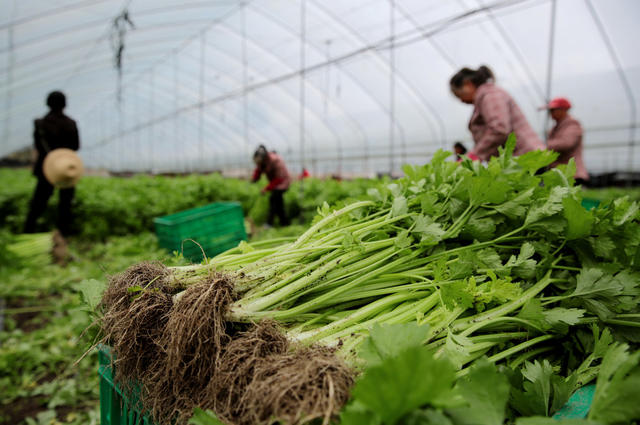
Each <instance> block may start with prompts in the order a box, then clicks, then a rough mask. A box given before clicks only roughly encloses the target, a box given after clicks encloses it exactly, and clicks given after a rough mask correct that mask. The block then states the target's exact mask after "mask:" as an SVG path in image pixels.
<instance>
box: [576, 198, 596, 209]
mask: <svg viewBox="0 0 640 425" xmlns="http://www.w3.org/2000/svg"><path fill="white" fill-rule="evenodd" d="M581 203H582V206H583V207H584V208H585V209H586V210H592V209H594V208H597V207H598V205H600V201H599V200H598V199H592V198H583V199H582V202H581Z"/></svg>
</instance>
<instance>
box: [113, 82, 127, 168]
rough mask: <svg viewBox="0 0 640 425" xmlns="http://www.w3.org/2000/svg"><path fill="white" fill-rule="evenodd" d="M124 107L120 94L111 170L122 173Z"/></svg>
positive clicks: (124, 101) (123, 99) (124, 103)
mask: <svg viewBox="0 0 640 425" xmlns="http://www.w3.org/2000/svg"><path fill="white" fill-rule="evenodd" d="M125 107H126V99H125V98H124V97H123V96H122V93H120V95H119V97H118V137H117V138H116V146H114V149H113V150H114V151H115V152H116V155H115V158H114V159H113V170H114V171H122V168H123V167H122V158H123V157H124V155H123V148H124V140H123V139H122V138H123V137H124V113H123V111H122V110H123V109H124V108H125Z"/></svg>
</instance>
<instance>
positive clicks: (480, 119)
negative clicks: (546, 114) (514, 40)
mask: <svg viewBox="0 0 640 425" xmlns="http://www.w3.org/2000/svg"><path fill="white" fill-rule="evenodd" d="M494 80H495V77H494V76H493V72H492V71H491V70H490V69H489V68H488V67H486V66H484V65H483V66H480V67H479V68H478V69H475V70H474V69H469V68H462V69H461V70H460V71H458V72H457V73H456V74H455V75H454V76H453V77H451V80H450V81H449V86H450V88H451V91H452V92H453V94H454V96H456V97H457V98H458V99H460V101H461V102H463V103H466V104H469V105H473V106H474V109H473V114H472V115H471V119H470V120H469V130H470V131H471V135H472V136H473V140H474V142H475V146H474V147H473V149H472V150H471V151H470V152H469V154H468V155H467V156H469V157H473V156H476V157H478V158H479V159H480V160H482V161H488V160H489V158H491V157H492V156H498V148H499V147H500V146H504V144H505V143H506V141H507V138H508V137H509V134H511V133H515V134H516V140H517V141H516V147H515V150H514V152H513V153H514V155H522V154H523V153H526V152H529V151H533V150H536V149H544V148H545V147H544V144H543V143H542V140H540V138H539V137H538V135H537V134H536V132H535V131H534V130H533V128H532V127H531V125H529V122H528V121H527V118H526V117H525V116H524V114H523V113H522V111H521V110H520V108H519V107H518V105H517V104H516V102H515V101H514V100H513V98H512V97H511V96H510V95H509V93H507V92H506V91H505V90H504V89H502V88H500V87H498V86H496V85H495V84H494V83H493V81H494Z"/></svg>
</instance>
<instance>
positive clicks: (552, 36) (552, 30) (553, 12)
mask: <svg viewBox="0 0 640 425" xmlns="http://www.w3.org/2000/svg"><path fill="white" fill-rule="evenodd" d="M555 35H556V0H551V22H550V28H549V55H548V57H547V88H546V91H545V104H548V103H549V101H550V100H551V82H552V80H553V48H554V46H555ZM548 127H549V114H548V113H547V114H546V116H545V118H544V128H543V129H542V134H543V135H544V142H545V144H546V143H547V139H548V138H549V134H548V132H547V128H548Z"/></svg>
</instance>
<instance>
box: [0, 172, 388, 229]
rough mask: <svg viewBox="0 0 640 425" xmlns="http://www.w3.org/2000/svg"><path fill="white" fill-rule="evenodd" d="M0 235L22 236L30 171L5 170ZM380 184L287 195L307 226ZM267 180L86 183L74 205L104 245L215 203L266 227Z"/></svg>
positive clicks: (302, 189)
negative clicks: (323, 210)
mask: <svg viewBox="0 0 640 425" xmlns="http://www.w3.org/2000/svg"><path fill="white" fill-rule="evenodd" d="M0 180H2V182H3V183H4V184H3V187H2V188H1V189H0V229H1V228H4V229H7V230H10V231H12V232H19V231H21V230H22V225H23V223H24V219H25V217H26V214H27V210H28V204H29V199H30V198H31V195H32V192H33V189H34V187H35V184H36V179H35V178H34V177H33V176H32V175H31V173H30V172H29V170H27V169H0ZM374 184H377V181H376V180H364V179H361V180H353V181H335V180H327V181H324V180H318V179H305V180H304V182H302V183H301V182H295V183H294V184H293V185H292V186H291V189H290V190H289V191H287V192H286V193H285V205H286V207H287V210H288V212H289V215H290V216H291V217H292V218H294V219H295V220H296V221H298V222H303V223H307V222H309V221H311V219H312V218H313V216H314V215H315V212H316V208H317V206H318V205H322V203H323V202H325V201H326V202H328V203H330V204H334V203H336V202H338V201H341V200H344V199H346V198H350V197H359V196H362V195H363V194H365V193H366V191H367V189H368V188H370V187H372V186H373V185H374ZM265 185H266V180H265V179H263V181H260V182H258V183H256V184H251V183H250V182H249V181H247V180H240V179H231V178H225V177H222V176H220V175H217V174H209V175H189V176H182V177H165V176H147V175H137V176H133V177H127V178H124V177H91V176H88V177H84V178H83V179H82V180H81V181H80V182H79V183H78V186H77V189H76V197H75V200H74V203H75V205H74V213H75V215H76V222H75V225H76V228H77V229H76V230H77V232H78V233H79V234H80V236H82V237H83V238H85V239H87V238H88V239H91V240H104V239H105V238H107V237H108V236H111V235H128V234H137V233H140V232H145V231H153V219H154V218H155V217H159V216H163V215H167V214H172V213H175V212H179V211H182V210H185V209H189V208H195V207H198V206H203V205H207V204H209V203H212V202H220V201H236V202H240V203H241V204H242V207H243V209H244V213H245V216H246V217H248V218H250V219H251V220H252V221H253V222H254V223H255V224H258V225H259V224H262V223H264V222H265V220H266V217H267V211H268V204H269V201H268V198H269V197H268V195H260V188H261V187H263V186H265ZM56 203H57V197H56V196H55V195H54V196H53V197H52V198H51V200H50V204H49V209H48V210H47V214H46V216H45V217H44V218H43V219H42V220H41V223H40V224H41V226H42V228H41V229H42V230H47V229H49V228H50V225H51V223H52V222H53V215H54V214H55V206H56Z"/></svg>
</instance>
